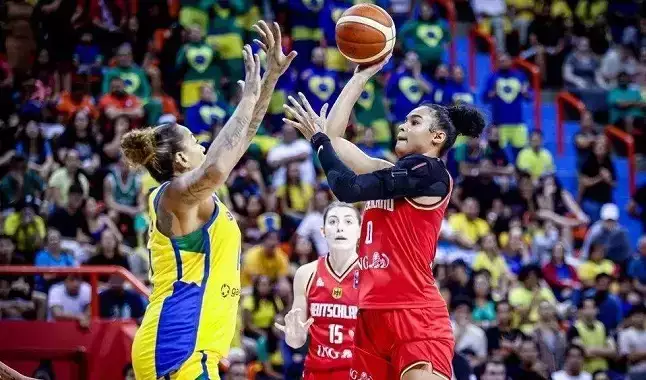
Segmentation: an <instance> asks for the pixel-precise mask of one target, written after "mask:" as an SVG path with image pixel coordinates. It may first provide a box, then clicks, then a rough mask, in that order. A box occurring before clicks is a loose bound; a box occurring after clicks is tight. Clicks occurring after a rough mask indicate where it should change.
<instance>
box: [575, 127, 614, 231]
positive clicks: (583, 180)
mask: <svg viewBox="0 0 646 380" xmlns="http://www.w3.org/2000/svg"><path fill="white" fill-rule="evenodd" d="M616 181H617V174H616V171H615V166H614V164H613V162H612V159H611V157H610V153H609V151H608V140H607V139H606V138H605V137H599V138H598V139H597V141H596V142H595V143H594V152H593V155H592V156H590V157H588V159H587V160H586V161H585V162H584V163H583V166H582V167H581V169H580V170H579V193H580V196H581V207H582V208H583V211H584V212H585V213H586V214H587V215H588V216H589V217H590V220H591V221H592V222H593V223H594V222H596V221H598V220H599V218H600V217H601V215H600V212H601V206H602V205H603V204H605V203H612V198H613V197H612V190H613V188H614V187H615V186H616Z"/></svg>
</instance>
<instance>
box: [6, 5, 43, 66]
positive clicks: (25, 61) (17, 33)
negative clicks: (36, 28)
mask: <svg viewBox="0 0 646 380" xmlns="http://www.w3.org/2000/svg"><path fill="white" fill-rule="evenodd" d="M4 8H5V9H4V22H5V27H4V28H5V30H6V39H5V49H6V52H7V61H8V63H9V66H10V67H11V69H12V71H13V72H14V75H15V76H16V77H18V78H23V77H24V76H25V75H27V73H28V71H29V69H30V68H31V61H32V58H33V56H34V54H35V52H36V41H35V38H34V33H33V31H32V29H31V24H30V17H31V14H32V12H33V10H34V6H33V4H31V3H29V2H24V1H22V0H9V1H7V2H6V3H5V5H4Z"/></svg>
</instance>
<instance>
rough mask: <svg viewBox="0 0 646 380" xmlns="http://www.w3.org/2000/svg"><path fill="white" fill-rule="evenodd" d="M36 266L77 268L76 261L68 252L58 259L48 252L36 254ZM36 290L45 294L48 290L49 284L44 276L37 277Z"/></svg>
mask: <svg viewBox="0 0 646 380" xmlns="http://www.w3.org/2000/svg"><path fill="white" fill-rule="evenodd" d="M34 265H35V266H37V267H55V268H59V267H63V268H64V267H73V266H76V260H75V259H74V257H73V256H72V255H70V254H68V253H67V252H61V253H60V255H59V256H58V257H55V256H53V255H52V254H51V253H49V252H48V251H47V250H45V249H43V250H42V251H40V252H38V253H37V254H36V259H35V262H34ZM36 290H38V291H41V292H45V291H46V290H47V283H46V281H45V279H44V278H43V277H42V276H36Z"/></svg>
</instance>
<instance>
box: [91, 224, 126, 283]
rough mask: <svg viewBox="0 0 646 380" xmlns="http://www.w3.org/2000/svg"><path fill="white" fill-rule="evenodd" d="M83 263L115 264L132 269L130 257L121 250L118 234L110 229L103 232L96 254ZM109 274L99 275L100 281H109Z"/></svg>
mask: <svg viewBox="0 0 646 380" xmlns="http://www.w3.org/2000/svg"><path fill="white" fill-rule="evenodd" d="M83 265H114V266H119V267H122V268H124V269H126V270H130V264H129V263H128V259H127V258H126V256H125V255H124V254H123V253H122V252H121V247H120V246H119V242H118V241H117V238H116V236H115V235H114V233H113V232H112V231H110V230H105V231H103V233H102V234H101V241H100V243H99V246H98V247H97V250H96V253H95V254H94V256H92V257H90V258H89V259H88V260H87V261H86V262H85V263H84V264H83ZM109 279H110V276H109V275H101V276H99V281H101V282H104V283H106V282H108V280H109Z"/></svg>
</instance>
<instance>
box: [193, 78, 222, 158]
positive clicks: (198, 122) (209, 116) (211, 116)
mask: <svg viewBox="0 0 646 380" xmlns="http://www.w3.org/2000/svg"><path fill="white" fill-rule="evenodd" d="M232 113H233V109H232V107H231V106H230V105H229V104H227V103H226V102H225V101H223V100H221V99H218V95H217V93H216V92H215V90H214V89H213V85H212V84H211V83H209V82H205V83H204V84H202V86H201V87H200V98H199V100H198V101H197V103H195V104H193V105H191V106H190V107H188V108H187V109H186V112H185V115H186V127H187V128H188V129H190V130H191V132H192V133H193V135H194V136H195V138H196V139H197V141H198V142H200V143H203V144H205V145H208V144H210V143H211V141H212V140H213V136H214V131H215V129H216V128H219V127H222V126H224V123H226V122H227V120H228V119H229V117H230V116H231V114H232Z"/></svg>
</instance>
